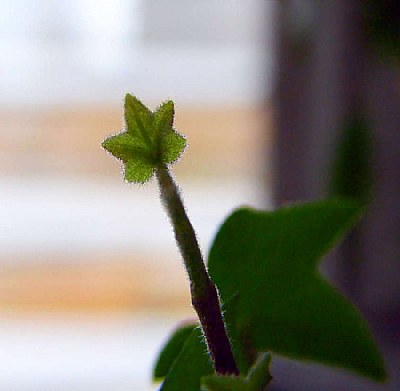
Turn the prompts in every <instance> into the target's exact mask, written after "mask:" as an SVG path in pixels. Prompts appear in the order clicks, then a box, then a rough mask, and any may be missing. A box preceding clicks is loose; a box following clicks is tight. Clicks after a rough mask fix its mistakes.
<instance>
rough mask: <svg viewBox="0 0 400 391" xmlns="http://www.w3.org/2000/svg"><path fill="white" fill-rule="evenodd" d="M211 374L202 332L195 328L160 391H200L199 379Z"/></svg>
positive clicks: (211, 368)
mask: <svg viewBox="0 0 400 391" xmlns="http://www.w3.org/2000/svg"><path fill="white" fill-rule="evenodd" d="M213 373H214V369H213V366H212V363H211V361H210V358H209V357H208V353H207V348H206V345H205V343H204V339H203V335H202V332H201V330H200V329H199V328H196V329H194V330H193V331H192V333H191V334H190V336H189V337H188V338H187V339H186V342H185V344H184V345H183V348H182V350H181V352H180V353H179V355H178V356H177V357H176V360H175V362H174V363H173V365H172V366H171V369H170V370H169V372H168V374H167V376H166V378H165V380H164V383H163V384H162V385H161V388H160V391H181V390H184V391H200V379H201V378H202V377H203V376H206V375H211V374H213Z"/></svg>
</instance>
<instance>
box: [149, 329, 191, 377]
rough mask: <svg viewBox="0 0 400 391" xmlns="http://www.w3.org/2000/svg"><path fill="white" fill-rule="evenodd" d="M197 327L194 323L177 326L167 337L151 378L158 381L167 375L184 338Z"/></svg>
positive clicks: (182, 344) (184, 340)
mask: <svg viewBox="0 0 400 391" xmlns="http://www.w3.org/2000/svg"><path fill="white" fill-rule="evenodd" d="M196 327H198V326H197V325H195V324H187V325H184V326H181V327H178V328H177V329H176V330H175V331H174V332H173V334H172V335H171V336H170V337H169V339H168V342H167V343H166V344H165V345H164V347H163V348H162V349H161V352H160V354H159V357H158V359H157V362H156V364H155V366H154V370H153V380H155V381H158V380H161V379H163V378H164V377H165V376H167V374H168V371H169V370H170V369H171V367H172V364H173V363H174V361H175V359H176V358H177V357H178V355H179V353H180V352H181V350H182V348H183V346H184V344H185V342H186V340H187V339H188V338H189V336H190V335H191V334H192V332H193V330H194V329H195V328H196Z"/></svg>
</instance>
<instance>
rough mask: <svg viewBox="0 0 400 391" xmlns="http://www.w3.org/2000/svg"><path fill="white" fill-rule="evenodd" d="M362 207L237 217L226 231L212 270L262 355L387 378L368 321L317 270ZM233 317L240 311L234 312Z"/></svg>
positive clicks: (301, 208)
mask: <svg viewBox="0 0 400 391" xmlns="http://www.w3.org/2000/svg"><path fill="white" fill-rule="evenodd" d="M360 213H361V208H360V207H359V205H358V204H356V203H354V202H351V201H344V200H327V201H320V202H314V203H308V204H303V205H295V206H291V207H287V208H282V209H279V210H277V211H275V212H264V211H257V210H253V209H247V208H243V209H239V210H237V211H235V212H234V213H233V214H232V215H231V216H230V217H229V218H228V219H227V220H226V221H225V223H224V224H223V225H222V227H221V228H220V230H219V232H218V234H217V236H216V239H215V242H214V244H213V246H212V248H211V252H210V256H209V271H210V274H211V277H212V278H213V280H214V282H215V283H216V285H217V286H218V289H219V291H220V294H221V297H222V300H223V302H224V303H229V299H231V298H232V297H234V296H235V295H236V296H237V300H236V301H237V302H236V303H235V305H234V306H232V307H231V308H230V307H229V304H228V305H227V306H226V307H224V309H225V313H226V315H225V316H226V318H227V319H228V318H230V319H232V318H234V319H235V324H234V325H233V326H232V325H230V324H229V323H228V328H232V327H235V328H236V331H235V333H236V335H241V334H243V335H247V336H248V339H249V340H248V343H251V344H252V346H253V347H254V348H255V349H256V350H258V351H272V352H276V353H279V354H281V355H284V356H287V357H291V358H295V359H299V358H300V359H308V360H314V361H318V362H322V363H326V364H330V365H334V366H337V367H342V368H347V369H350V370H353V371H356V372H358V373H360V374H362V375H365V376H368V377H370V378H372V379H375V380H383V379H384V378H385V369H384V363H383V361H382V357H381V355H380V354H379V352H378V350H377V348H376V345H375V343H374V341H373V339H372V336H371V333H370V331H369V329H368V326H367V324H366V322H365V321H364V320H363V318H362V316H361V315H360V314H359V312H358V311H357V310H356V309H355V308H354V307H353V305H352V304H351V303H350V302H349V301H348V300H347V299H346V298H344V297H343V296H342V295H341V294H340V293H339V292H337V291H336V290H335V289H334V288H333V287H332V286H331V285H330V284H329V283H328V282H327V281H326V280H325V279H324V278H323V277H322V276H321V275H320V274H319V273H318V271H317V267H318V260H319V259H320V258H321V257H322V255H324V254H325V253H326V252H327V251H328V250H329V249H330V248H332V247H333V245H334V244H335V243H336V242H337V241H338V240H339V239H340V237H342V236H343V235H344V233H345V232H346V231H347V230H348V229H349V228H350V227H351V226H352V225H353V224H354V222H355V221H356V220H357V219H358V218H359V216H360ZM229 311H231V312H232V311H234V313H230V314H229Z"/></svg>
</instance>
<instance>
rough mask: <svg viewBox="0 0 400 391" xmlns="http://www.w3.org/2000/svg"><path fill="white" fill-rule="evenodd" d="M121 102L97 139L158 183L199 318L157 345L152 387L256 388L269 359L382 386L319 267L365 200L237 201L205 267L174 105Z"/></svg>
mask: <svg viewBox="0 0 400 391" xmlns="http://www.w3.org/2000/svg"><path fill="white" fill-rule="evenodd" d="M124 108H125V114H124V118H125V126H124V129H123V130H122V131H121V133H119V134H116V135H112V136H110V137H108V138H107V139H105V141H104V142H103V144H102V145H103V147H104V148H105V149H106V150H107V151H108V152H109V153H110V154H112V155H113V156H115V157H116V158H117V159H119V160H121V161H122V163H123V171H124V177H125V180H126V181H128V182H133V183H141V184H143V183H146V182H148V181H150V180H151V179H152V178H153V177H155V178H156V180H157V181H158V185H159V188H160V197H161V201H162V203H163V205H164V207H165V210H166V212H167V214H168V216H169V218H170V221H171V225H172V227H173V230H174V234H175V239H176V242H177V245H178V247H179V250H180V253H181V255H182V258H183V261H184V265H185V268H186V271H187V274H188V277H189V281H190V291H191V297H192V305H193V308H194V309H195V311H196V312H197V315H198V322H196V323H193V324H185V325H183V326H181V327H178V328H177V329H176V330H175V331H174V332H173V333H172V334H171V336H170V337H169V339H168V342H167V343H166V344H165V346H164V347H163V348H162V349H161V351H160V355H159V357H158V359H157V362H156V364H155V367H154V372H153V379H154V380H155V381H161V382H162V383H161V386H160V390H161V391H178V390H183V389H184V390H185V391H226V390H232V391H263V390H265V389H268V384H269V383H270V381H271V379H272V376H271V374H270V368H269V367H270V362H271V355H273V354H277V355H281V356H286V357H289V358H293V359H303V360H310V361H315V362H318V363H322V364H326V365H330V366H335V367H339V368H343V369H346V370H349V371H352V372H355V373H358V374H359V375H362V376H366V377H368V378H370V379H372V380H374V381H383V380H384V379H385V377H386V371H385V366H384V362H383V359H382V356H381V354H380V353H379V350H378V348H377V346H376V344H375V342H374V339H373V337H372V334H371V331H370V330H369V328H368V325H367V323H366V321H365V320H364V319H363V317H362V316H361V314H360V313H359V312H358V310H357V309H356V308H355V307H354V306H353V305H352V304H351V302H350V301H349V300H347V299H346V298H345V297H344V296H343V295H342V294H341V293H340V292H338V291H337V290H336V289H335V288H334V287H333V286H332V285H331V284H330V283H329V282H328V281H327V280H326V279H325V278H324V277H323V276H322V275H321V274H320V273H319V271H318V266H319V263H320V261H321V259H322V257H323V256H324V255H325V254H326V253H327V252H328V251H329V250H330V249H332V247H334V246H335V245H336V244H337V243H338V242H339V241H340V240H341V239H342V238H343V237H344V236H345V235H346V233H347V232H349V230H350V229H351V228H352V227H353V226H354V225H355V224H356V222H357V221H358V220H359V219H360V217H361V215H362V212H363V206H362V205H363V204H359V203H358V202H357V201H356V200H354V199H346V198H333V199H326V200H320V201H315V202H310V203H304V204H295V205H290V206H286V207H284V208H281V209H278V210H275V211H272V212H271V211H262V210H256V209H252V208H239V209H237V210H235V211H233V213H232V214H231V215H230V216H228V218H227V219H226V220H225V221H224V222H223V223H222V225H221V227H220V229H219V231H218V233H217V235H216V237H215V240H214V243H213V244H212V246H211V250H210V253H209V256H208V264H207V265H206V263H205V261H204V258H203V255H202V253H201V250H200V248H199V245H198V242H197V239H196V235H195V231H194V229H193V226H192V224H191V222H190V220H189V218H188V216H187V214H186V210H185V208H184V205H183V202H182V199H181V196H180V192H179V191H178V187H177V185H176V183H175V180H174V179H173V176H172V174H171V166H172V164H173V163H175V162H176V161H177V160H178V159H179V157H180V156H181V155H182V153H183V151H184V149H185V147H186V139H185V137H184V136H183V135H181V134H180V133H178V132H177V131H176V130H175V129H174V127H173V121H174V104H173V102H172V101H167V102H165V103H163V104H161V105H160V106H159V107H158V108H157V109H156V110H155V111H151V110H150V109H149V108H147V107H146V106H145V105H144V104H143V103H142V102H141V101H140V100H139V99H138V98H136V97H135V96H132V95H130V94H127V95H126V97H125V104H124Z"/></svg>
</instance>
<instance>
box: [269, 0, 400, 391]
mask: <svg viewBox="0 0 400 391" xmlns="http://www.w3.org/2000/svg"><path fill="white" fill-rule="evenodd" d="M398 4H399V3H398V1H395V0H393V1H390V0H387V1H375V0H373V1H371V0H369V1H357V0H347V1H317V0H291V1H286V2H279V6H278V8H279V10H278V13H279V20H278V25H277V31H276V35H277V49H278V59H277V62H278V69H277V80H276V90H275V100H274V108H275V127H276V140H275V151H274V198H275V202H276V203H277V204H282V203H284V202H288V201H289V202H290V201H299V200H301V201H303V200H310V199H315V198H319V197H323V196H326V195H327V194H328V184H329V182H330V181H331V179H332V178H331V176H332V175H333V173H332V167H333V166H334V163H333V162H334V161H337V159H338V156H337V155H338V153H340V148H338V146H339V145H341V142H342V141H343V140H344V139H345V138H346V137H348V135H346V132H348V129H351V128H352V127H351V126H348V125H349V123H351V121H352V119H354V118H356V117H357V118H358V119H359V120H361V122H362V123H363V124H364V125H365V126H364V125H363V129H365V131H366V132H370V134H369V135H368V137H370V140H371V154H370V155H369V156H367V157H366V156H365V155H364V156H361V155H360V154H359V153H360V151H361V152H362V153H366V148H357V140H356V141H355V145H354V148H353V149H350V150H352V151H353V153H351V152H350V153H349V152H347V155H348V156H349V157H350V159H347V166H346V169H345V170H342V173H341V175H343V176H346V175H348V176H351V175H352V172H351V171H352V170H356V169H358V167H361V166H362V165H361V164H359V163H360V161H361V160H363V161H368V162H369V167H366V170H369V171H370V172H371V174H372V176H371V178H372V184H371V189H361V190H360V191H361V192H362V194H366V192H367V190H368V194H370V197H369V203H368V208H367V213H366V215H365V217H364V219H363V221H362V223H361V225H359V227H358V228H357V229H356V231H354V232H353V233H352V236H351V237H350V239H348V240H347V241H346V242H345V243H344V246H342V248H341V249H339V251H337V253H336V256H335V259H330V260H329V261H328V265H327V266H328V267H327V271H328V274H329V277H330V278H331V279H334V280H336V284H337V285H338V286H339V287H340V289H341V290H342V291H344V292H345V293H346V294H347V295H348V296H350V297H351V298H352V300H353V301H354V302H356V303H357V305H358V306H359V307H360V309H361V311H362V312H363V313H364V315H365V316H366V317H367V318H368V320H369V322H370V323H371V325H372V327H373V330H374V332H375V335H376V336H377V339H378V341H379V343H380V346H381V348H382V350H383V352H384V354H385V357H386V360H387V365H388V368H389V372H390V376H391V377H390V379H389V381H388V383H387V384H386V385H384V386H381V385H375V384H372V383H369V382H364V381H363V380H362V379H358V378H356V377H351V376H347V375H344V374H342V373H340V372H337V373H335V374H333V375H332V371H325V369H318V368H315V367H314V369H312V368H310V367H309V366H306V365H301V364H298V365H297V364H293V363H289V362H282V363H280V364H279V365H278V367H279V369H278V370H277V372H278V373H277V372H276V373H275V378H276V379H277V381H276V384H275V389H276V390H278V389H279V390H284V389H285V390H286V389H288V390H293V389H296V391H297V390H321V389H324V391H330V390H332V391H333V390H339V389H340V390H361V389H362V390H398V389H400V379H399V372H400V371H399V363H400V284H399V281H400V262H399V256H400V206H399V201H398V200H399V199H400V182H399V175H398V172H400V137H399V130H400V109H399V107H400V12H399V5H398ZM361 122H360V123H361ZM353 129H354V127H353ZM365 140H366V138H365V137H364V136H363V137H362V138H360V139H359V143H363V142H364V141H365ZM353 141H354V139H353ZM357 151H358V152H357ZM351 159H352V160H351ZM346 173H347V174H346ZM353 174H354V173H353ZM364 174H365V172H364V173H361V172H360V173H359V174H358V175H353V177H354V182H357V181H358V180H359V178H361V177H365V175H364ZM348 182H349V181H347V183H348ZM342 183H344V181H342ZM358 185H360V184H359V183H358V184H356V183H354V188H356V186H358ZM349 191H350V193H352V192H353V191H352V189H350V190H349ZM369 191H371V193H369ZM336 194H337V193H336ZM339 194H340V192H339ZM360 194H361V193H360ZM362 201H365V199H363V200H362ZM355 258H356V259H355ZM327 343H334V341H327ZM292 374H293V376H292Z"/></svg>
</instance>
